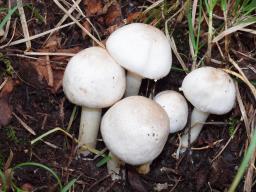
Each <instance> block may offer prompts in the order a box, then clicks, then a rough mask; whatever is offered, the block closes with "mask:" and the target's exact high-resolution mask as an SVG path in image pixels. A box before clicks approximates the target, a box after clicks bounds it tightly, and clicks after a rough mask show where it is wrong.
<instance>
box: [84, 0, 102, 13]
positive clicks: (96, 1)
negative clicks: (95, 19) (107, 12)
mask: <svg viewBox="0 0 256 192" xmlns="http://www.w3.org/2000/svg"><path fill="white" fill-rule="evenodd" d="M84 5H85V6H86V9H85V11H86V15H87V16H90V15H96V14H100V13H102V11H103V5H102V2H101V0H84Z"/></svg>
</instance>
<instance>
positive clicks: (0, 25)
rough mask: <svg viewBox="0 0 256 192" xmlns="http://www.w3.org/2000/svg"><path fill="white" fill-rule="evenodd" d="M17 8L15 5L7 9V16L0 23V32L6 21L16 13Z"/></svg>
mask: <svg viewBox="0 0 256 192" xmlns="http://www.w3.org/2000/svg"><path fill="white" fill-rule="evenodd" d="M17 8H18V6H17V5H16V6H15V7H13V8H11V9H9V11H8V14H7V15H6V16H5V17H4V19H3V20H2V21H1V23H0V30H1V29H3V27H4V26H5V24H6V23H7V21H8V20H9V19H10V18H11V16H12V14H13V13H14V12H15V11H16V9H17Z"/></svg>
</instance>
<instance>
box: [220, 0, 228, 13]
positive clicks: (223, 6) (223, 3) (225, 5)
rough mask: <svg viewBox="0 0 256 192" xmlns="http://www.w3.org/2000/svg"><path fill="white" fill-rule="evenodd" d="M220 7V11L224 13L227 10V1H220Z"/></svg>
mask: <svg viewBox="0 0 256 192" xmlns="http://www.w3.org/2000/svg"><path fill="white" fill-rule="evenodd" d="M220 6H221V9H222V11H226V10H227V0H221V2H220Z"/></svg>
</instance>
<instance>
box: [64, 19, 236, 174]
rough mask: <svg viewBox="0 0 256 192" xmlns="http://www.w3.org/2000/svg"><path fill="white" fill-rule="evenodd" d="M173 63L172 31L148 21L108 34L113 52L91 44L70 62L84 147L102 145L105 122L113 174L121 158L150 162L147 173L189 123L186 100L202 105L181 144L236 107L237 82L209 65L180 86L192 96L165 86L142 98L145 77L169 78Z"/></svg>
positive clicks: (70, 86) (70, 90) (69, 89)
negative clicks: (169, 33) (98, 142)
mask: <svg viewBox="0 0 256 192" xmlns="http://www.w3.org/2000/svg"><path fill="white" fill-rule="evenodd" d="M171 65H172V55H171V48H170V44H169V41H168V39H167V38H166V36H165V35H164V33H163V32H162V31H160V30H159V29H157V28H155V27H152V26H150V25H146V24H142V23H133V24H129V25H126V26H124V27H121V28H119V29H117V30H116V31H115V32H113V33H112V34H111V35H110V37H109V38H108V39H107V41H106V49H104V48H99V47H91V48H87V49H85V50H83V51H81V52H79V53H77V54H76V55H75V56H74V57H73V58H72V59H71V60H70V61H69V63H68V65H67V67H66V70H65V73H64V78H63V90H64V93H65V95H66V97H67V98H68V100H69V101H70V102H72V103H74V104H76V105H80V106H82V112H81V121H80V130H79V139H78V140H79V143H78V145H79V146H83V145H87V146H90V147H93V148H94V147H95V146H96V140H97V135H98V130H99V127H100V130H101V135H102V138H103V141H104V143H105V145H106V146H107V148H108V149H109V151H110V153H111V156H112V160H110V161H109V162H108V168H109V171H110V172H111V171H112V169H115V168H116V170H117V172H118V169H119V167H118V163H117V162H119V161H123V162H125V163H128V164H131V165H135V166H141V165H142V167H144V168H145V167H147V171H141V172H144V173H147V172H148V170H149V169H148V165H149V164H150V163H151V162H152V161H153V160H154V159H155V158H156V157H157V156H158V155H159V154H160V153H161V151H162V150H163V148H164V145H165V143H166V141H167V138H168V135H169V134H170V133H175V132H178V131H181V130H182V129H184V127H185V126H186V124H187V119H188V104H187V102H186V99H187V100H188V101H189V102H190V103H191V104H192V105H194V106H195V108H194V110H193V112H192V115H191V125H192V129H191V133H190V134H185V135H183V136H182V138H181V141H180V142H181V145H182V147H183V148H186V147H188V145H189V143H193V142H194V141H195V140H196V138H197V137H198V135H199V133H200V131H201V129H202V127H203V123H204V122H205V121H206V119H207V118H208V116H209V114H210V113H213V114H219V115H220V114H225V113H227V112H229V111H230V110H231V109H232V107H233V105H234V103H235V86H234V82H233V80H232V78H231V77H230V76H229V75H228V74H226V73H225V72H224V71H223V70H221V69H216V68H213V67H201V68H199V69H196V70H194V71H192V72H191V73H189V74H188V75H187V76H186V77H185V79H184V80H183V83H182V86H181V88H180V90H182V91H183V93H184V96H185V97H183V96H182V95H181V94H180V93H178V92H176V91H173V90H166V91H162V92H160V93H158V94H157V95H156V96H155V97H154V98H153V99H149V98H146V97H143V96H137V95H138V92H139V88H140V84H141V80H142V79H143V78H148V79H153V80H158V79H160V78H163V77H164V76H166V75H167V74H168V73H169V72H170V69H171ZM125 69H126V70H127V74H126V75H125ZM123 96H125V98H123V99H122V97H123ZM185 98H186V99H185ZM106 107H110V108H109V109H108V110H107V111H106V113H105V114H104V115H103V117H102V119H101V109H102V108H106ZM82 154H83V155H88V154H89V152H88V151H83V152H82ZM145 165H146V166H145ZM113 166H114V167H113ZM114 178H115V177H114Z"/></svg>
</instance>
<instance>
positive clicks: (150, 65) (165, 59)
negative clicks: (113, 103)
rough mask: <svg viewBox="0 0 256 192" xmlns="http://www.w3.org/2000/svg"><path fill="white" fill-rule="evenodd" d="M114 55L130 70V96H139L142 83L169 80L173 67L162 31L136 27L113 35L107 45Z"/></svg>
mask: <svg viewBox="0 0 256 192" xmlns="http://www.w3.org/2000/svg"><path fill="white" fill-rule="evenodd" d="M106 47H107V50H108V51H109V53H110V55H111V56H112V57H113V58H114V59H115V60H116V61H117V62H118V63H119V64H120V65H121V66H122V67H124V68H125V69H127V70H128V74H127V80H126V93H125V95H126V96H131V95H137V94H138V92H139V88H140V84H141V80H142V79H143V78H149V79H154V80H158V79H160V78H163V77H164V76H166V75H167V74H168V73H169V71H170V69H171V65H172V54H171V48H170V44H169V41H168V39H167V38H166V36H165V35H164V33H163V32H162V31H160V30H159V29H157V28H155V27H153V26H151V25H147V24H143V23H132V24H129V25H126V26H124V27H121V28H119V29H117V30H116V31H115V32H113V33H112V34H111V35H110V36H109V38H108V40H107V42H106Z"/></svg>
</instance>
